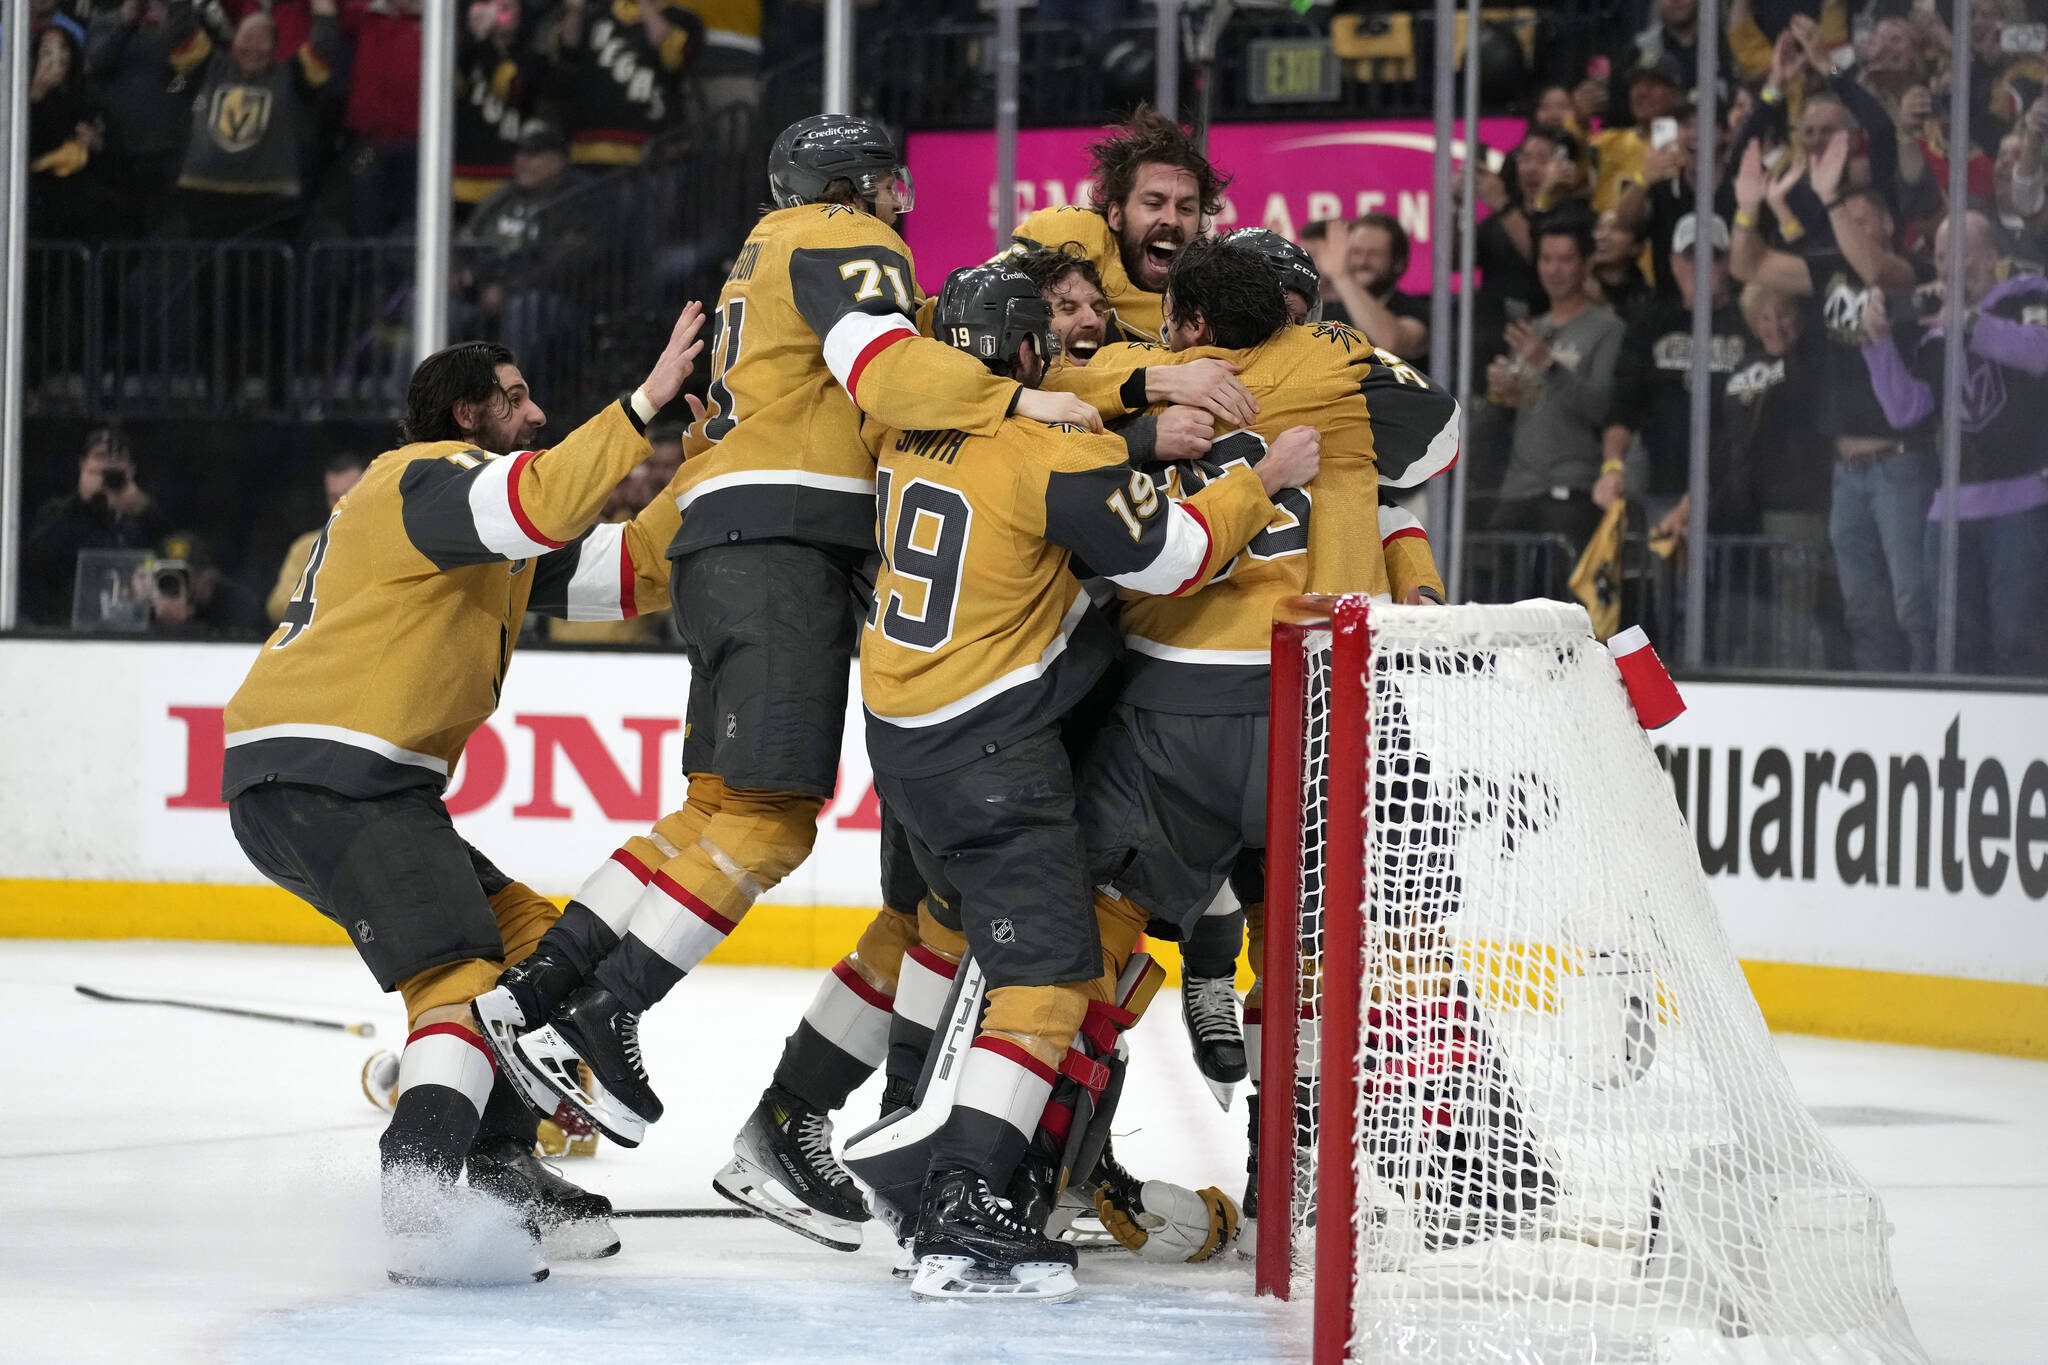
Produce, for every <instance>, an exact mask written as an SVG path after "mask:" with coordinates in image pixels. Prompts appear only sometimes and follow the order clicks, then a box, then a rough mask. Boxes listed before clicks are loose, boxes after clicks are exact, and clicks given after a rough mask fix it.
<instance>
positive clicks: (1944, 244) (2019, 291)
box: [1862, 209, 2048, 677]
mask: <svg viewBox="0 0 2048 1365" xmlns="http://www.w3.org/2000/svg"><path fill="white" fill-rule="evenodd" d="M1955 221H1956V220H1955V219H1953V218H1951V219H1950V220H1949V221H1948V222H1946V223H1943V224H1942V225H1941V229H1940V231H1938V232H1937V233H1936V234H1935V237H1934V254H1935V257H1936V259H1939V260H1946V259H1947V256H1948V241H1949V231H1950V228H1951V227H1952V226H1953V225H1954V223H1955ZM1965 223H1966V226H1967V232H1968V237H1967V238H1966V245H1965V247H1964V265H1963V303H1964V305H1965V311H1964V314H1963V327H1964V337H1965V346H1966V348H1967V349H1966V350H1965V352H1964V357H1963V365H1964V375H1963V384H1962V390H1961V392H1960V394H1959V395H1957V396H1956V397H1955V398H1953V399H1951V401H1959V402H1961V403H1962V404H1963V412H1962V427H1963V449H1962V457H1963V468H1962V482H1961V485H1960V486H1959V487H1958V488H1957V489H1956V498H1955V514H1956V517H1957V520H1958V522H1959V528H1960V533H1961V542H1960V544H1959V546H1958V550H1957V559H1956V572H1957V592H1956V667H1957V668H1958V669H1959V670H1960V671H1962V672H1965V673H1997V674H2003V675H2006V676H2009V677H2038V676H2040V675H2041V674H2043V673H2044V672H2048V631H2044V630H2043V628H2042V620H2043V617H2044V615H2048V449H2044V447H2043V445H2042V441H2041V433H2042V431H2043V429H2044V426H2048V383H2044V382H2043V381H2044V380H2048V280H2044V279H2042V278H2041V277H2040V276H2039V275H2016V276H2013V277H2011V278H2009V279H2006V280H2005V281H2003V282H2000V280H1999V278H1998V276H1999V264H2000V262H1999V254H1998V241H1997V238H1996V236H1995V235H1994V233H1993V229H1992V223H1991V220H1990V219H1989V218H1988V217H1986V216H1985V215H1984V214H1982V213H1979V212H1977V211H1976V210H1974V209H1973V210H1971V211H1970V212H1969V213H1967V214H1966V215H1965ZM1945 292H1946V291H1945V288H1944V286H1943V284H1942V283H1941V282H1940V281H1938V280H1937V281H1934V282H1932V283H1930V284H1925V285H1922V286H1921V287H1920V288H1919V289H1918V290H1916V291H1914V292H1913V293H1912V294H1910V295H1906V296H1904V298H1903V299H1902V302H1909V303H1910V304H1911V305H1912V311H1913V313H1914V315H1915V316H1914V317H1912V318H1905V317H1894V316H1892V305H1891V304H1890V302H1889V301H1888V300H1887V298H1886V296H1885V294H1884V293H1883V292H1881V291H1878V290H1872V291H1870V294H1869V296H1868V298H1867V299H1866V300H1865V302H1864V308H1863V318H1862V323H1863V335H1864V338H1865V340H1864V345H1863V360H1864V363H1865V364H1867V365H1868V366H1869V367H1870V378H1871V383H1872V385H1873V387H1874V388H1875V390H1876V393H1877V401H1878V402H1879V404H1881V405H1882V407H1883V409H1884V415H1885V418H1886V420H1887V421H1889V422H1890V423H1891V424H1892V427H1893V428H1894V429H1895V430H1897V431H1901V432H1910V431H1914V430H1917V429H1919V428H1920V427H1922V426H1924V425H1925V424H1926V423H1927V422H1928V420H1929V419H1931V418H1933V417H1934V416H1935V415H1936V411H1937V400H1936V397H1935V395H1936V394H1937V393H1938V392H1940V388H1941V384H1942V370H1943V362H1944V360H1945V346H1944V337H1945V335H1946V333H1945V330H1944V326H1943V315H1942V313H1941V305H1942V301H1943V296H1944V294H1945ZM1916 323H1917V324H1918V325H1917V326H1916V325H1915V324H1916ZM1945 496H1946V493H1945V491H1941V492H1937V493H1936V494H1935V497H1934V502H1933V506H1932V507H1931V508H1930V510H1929V512H1928V520H1927V523H1926V526H1925V537H1926V548H1925V552H1924V562H1925V564H1926V565H1927V566H1928V573H1929V574H1930V575H1931V574H1932V573H1933V571H1934V565H1936V564H1937V563H1939V549H1938V547H1939V544H1940V535H1941V523H1940V521H1939V518H1940V517H1941V516H1942V514H1943V511H1944V498H1945Z"/></svg>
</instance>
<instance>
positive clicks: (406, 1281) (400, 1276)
mask: <svg viewBox="0 0 2048 1365" xmlns="http://www.w3.org/2000/svg"><path fill="white" fill-rule="evenodd" d="M384 1277H385V1278H386V1279H388V1280H390V1281H391V1283H393V1284H402V1285H405V1286H407V1287H408V1288H413V1289H502V1288H503V1287H505V1286H506V1285H508V1284H539V1283H540V1282H541V1281H542V1280H545V1279H546V1278H547V1277H548V1268H547V1267H546V1266H542V1267H540V1269H538V1270H536V1271H534V1272H533V1273H532V1274H530V1275H527V1276H525V1277H524V1278H520V1279H505V1280H491V1279H450V1278H446V1277H443V1276H438V1275H422V1274H415V1273H414V1272H412V1271H409V1270H387V1271H385V1272H384Z"/></svg>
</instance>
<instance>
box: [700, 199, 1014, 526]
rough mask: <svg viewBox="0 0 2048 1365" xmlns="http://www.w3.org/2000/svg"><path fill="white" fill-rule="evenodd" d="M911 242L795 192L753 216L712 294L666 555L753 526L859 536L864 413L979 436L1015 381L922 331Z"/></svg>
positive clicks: (864, 495) (869, 463)
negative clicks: (704, 384) (702, 384)
mask: <svg viewBox="0 0 2048 1365" xmlns="http://www.w3.org/2000/svg"><path fill="white" fill-rule="evenodd" d="M918 304H919V299H918V296H917V284H916V277H915V276H914V275H913V274H912V273H911V268H910V248H909V247H907V246H905V245H904V244H903V239H902V238H901V237H899V236H897V235H896V232H895V231H894V230H893V229H892V228H890V227H889V226H888V225H887V224H885V223H884V222H882V220H881V219H879V218H876V217H874V216H873V215H872V214H867V213H862V212H860V211H859V210H856V209H852V208H847V207H845V206H842V205H837V204H803V205H799V206H797V207H796V208H788V209H777V210H776V211H775V212H773V213H769V214H765V215H764V216H763V217H762V218H761V221H760V222H758V223H756V224H755V225H754V230H753V232H752V233H750V234H749V235H748V237H747V241H746V245H745V246H744V247H742V248H741V249H740V253H739V256H738V258H737V259H736V260H735V261H734V263H733V268H732V273H731V274H730V275H728V276H727V277H726V281H725V286H724V288H722V289H721V290H720V291H719V294H718V314H717V327H716V331H715V334H714V335H713V337H712V340H711V344H710V346H709V347H708V348H707V350H708V353H709V354H710V356H711V366H712V369H711V386H710V392H709V394H708V395H707V398H706V405H705V406H706V411H705V417H704V420H703V421H702V422H700V423H698V424H697V425H696V426H695V427H693V428H692V430H691V432H690V435H689V439H688V441H687V443H686V449H688V450H689V451H690V455H691V458H690V459H688V460H687V461H685V462H684V464H683V468H682V471H681V474H680V475H679V477H678V479H677V481H676V485H675V487H676V497H677V505H678V507H679V509H680V510H681V512H682V514H683V525H682V531H681V533H680V534H679V535H678V536H677V537H676V541H675V544H674V545H673V546H671V547H670V549H669V556H670V557H671V558H675V557H678V556H681V555H685V554H689V553H690V552H692V551H694V550H700V549H703V548H704V547H705V546H708V545H724V544H730V543H732V542H735V541H747V540H767V539H778V540H802V541H807V542H810V543H813V544H822V545H847V546H852V547H854V548H857V549H868V548H870V547H872V546H873V544H874V537H875V462H874V458H873V456H871V455H870V454H869V452H868V449H867V446H866V445H865V444H864V443H863V442H862V439H861V430H860V425H861V414H862V413H866V414H868V415H869V416H871V417H874V418H875V419H877V420H879V421H882V422H886V423H888V424H889V425H891V426H897V427H903V428H930V429H943V428H947V427H953V428H957V429H960V430H963V431H969V432H973V433H975V434H976V435H983V436H986V435H988V434H990V433H992V432H994V431H995V429H996V428H997V427H998V426H999V425H1000V424H1001V423H1002V420H1003V418H1004V416H1005V415H1006V414H1007V413H1008V412H1009V411H1010V409H1011V408H1012V407H1013V406H1014V405H1015V404H1016V401H1017V394H1018V392H1019V389H1018V387H1017V385H1016V384H1015V383H1014V382H1013V381H1010V380H1007V379H999V378H997V377H996V376H995V375H993V374H991V373H989V371H988V370H987V369H986V368H985V367H983V366H982V365H981V364H980V363H978V362H977V361H976V360H974V358H973V357H971V356H968V355H964V354H962V353H961V352H959V351H956V350H954V349H953V348H952V347H950V346H945V345H941V344H940V343H939V342H936V341H933V340H932V339H931V338H929V337H925V336H920V335H919V334H918V329H917V325H916V323H915V322H913V321H912V319H913V318H914V317H915V316H916V315H917V312H918Z"/></svg>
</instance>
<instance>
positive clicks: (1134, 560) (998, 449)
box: [860, 418, 1274, 777]
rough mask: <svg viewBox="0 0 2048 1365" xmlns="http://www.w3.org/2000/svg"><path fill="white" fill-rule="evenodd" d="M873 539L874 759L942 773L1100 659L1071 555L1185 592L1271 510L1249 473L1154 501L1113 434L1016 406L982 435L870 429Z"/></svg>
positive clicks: (1111, 636) (1051, 711) (1096, 625)
mask: <svg viewBox="0 0 2048 1365" xmlns="http://www.w3.org/2000/svg"><path fill="white" fill-rule="evenodd" d="M869 432H870V434H871V435H872V436H873V437H874V438H875V440H876V443H877V445H876V458H877V460H878V462H879V463H878V469H877V471H876V493H875V503H876V509H877V512H878V515H879V521H880V525H879V534H880V540H881V546H882V565H881V572H880V574H879V575H878V576H877V577H876V580H875V600H874V605H873V608H872V609H871V611H870V612H869V615H868V621H867V626H866V628H865V630H864V631H863V632H862V635H861V649H860V681H861V697H862V700H863V702H864V703H865V704H866V707H867V713H868V752H869V754H870V756H871V757H872V758H873V760H874V764H875V767H876V768H877V769H879V770H881V771H885V772H890V773H894V774H896V775H898V776H902V777H919V776H925V775H928V774H931V773H938V772H944V771H946V770H947V769H950V768H954V767H958V766H959V765H961V764H963V763H966V762H969V761H971V760H973V759H975V758H978V757H980V756H981V755H982V754H984V753H993V752H995V750H996V749H998V748H1000V747H1002V746H1003V745H1005V744H1008V743H1011V742H1013V741H1015V740H1018V739H1021V738H1023V737H1024V736H1026V735H1029V734H1031V733H1033V732H1034V731H1036V730H1038V729H1040V728H1041V727H1043V726H1044V725H1046V724H1047V723H1048V722H1050V721H1053V720H1056V719H1057V718H1058V717H1060V716H1061V715H1063V714H1065V713H1066V712H1067V711H1068V710H1070V709H1071V708H1072V707H1073V706H1074V704H1075V703H1076V702H1078V701H1079V700H1080V699H1081V697H1082V696H1083V695H1084V694H1085V693H1086V692H1087V690H1088V689H1089V687H1091V686H1092V685H1093V684H1094V682H1095V680H1096V679H1097V678H1099V677H1100V676H1101V675H1102V673H1103V671H1104V670H1105V669H1106V668H1107V667H1108V666H1109V663H1110V661H1111V660H1112V659H1113V658H1114V657H1115V655H1116V650H1117V645H1116V636H1115V632H1114V629H1113V628H1112V627H1111V626H1110V624H1109V621H1108V619H1107V617H1105V616H1104V615H1103V614H1102V613H1101V612H1100V611H1099V610H1097V609H1096V608H1095V607H1094V606H1093V604H1092V603H1091V601H1090V599H1089V597H1088V593H1087V591H1086V590H1085V589H1084V588H1083V587H1082V586H1081V582H1080V580H1079V579H1078V578H1076V577H1075V575H1074V572H1073V571H1072V569H1071V568H1070V564H1071V563H1072V562H1073V561H1075V560H1076V559H1078V560H1080V561H1082V562H1084V563H1085V564H1086V565H1087V566H1088V568H1089V569H1090V570H1092V571H1093V572H1094V573H1097V574H1101V575H1105V576H1107V577H1108V578H1110V579H1111V580H1112V581H1114V582H1116V583H1118V584H1120V585H1122V586H1124V587H1127V588H1131V589H1134V590H1136V591H1139V592H1147V593H1161V594H1167V595H1174V594H1182V593H1191V592H1194V591H1195V590H1196V589H1197V588H1200V587H1201V586H1202V585H1203V584H1204V583H1205V582H1207V581H1208V579H1209V578H1210V576H1211V575H1212V574H1214V573H1215V572H1216V570H1217V569H1218V568H1219V567H1221V566H1222V565H1224V564H1226V563H1228V562H1230V560H1231V558H1232V557H1233V556H1235V555H1236V554H1237V553H1238V551H1239V550H1241V549H1243V548H1244V545H1245V543H1246V542H1247V541H1248V540H1250V539H1251V538H1252V536H1253V535H1255V534H1256V533H1257V532H1258V531H1259V530H1260V529H1261V528H1262V527H1264V526H1265V525H1266V524H1267V523H1268V522H1269V521H1270V520H1271V519H1272V517H1273V515H1274V512H1273V504H1272V503H1271V502H1270V501H1269V500H1268V499H1267V497H1266V494H1265V490H1264V489H1263V488H1261V487H1260V485H1259V480H1258V476H1257V475H1256V474H1254V473H1252V472H1251V470H1250V469H1249V468H1246V469H1236V470H1231V471H1228V472H1227V473H1219V475H1218V477H1216V478H1214V479H1212V480H1210V481H1209V482H1208V484H1207V486H1206V487H1205V488H1203V490H1202V491H1201V492H1200V493H1199V494H1197V495H1196V496H1194V497H1192V498H1190V499H1188V500H1186V501H1180V500H1178V499H1173V498H1168V497H1166V496H1163V495H1162V494H1161V493H1160V492H1159V489H1158V486H1157V485H1156V484H1155V483H1154V481H1153V480H1152V479H1151V478H1150V477H1149V476H1147V475H1145V474H1143V473H1140V472H1138V471H1136V470H1134V469H1132V468H1131V466H1130V465H1129V463H1128V462H1127V460H1126V451H1125V449H1124V443H1123V442H1122V441H1121V440H1120V439H1118V438H1117V437H1115V436H1103V435H1097V434H1095V433H1092V432H1089V431H1085V430H1082V429H1081V428H1078V427H1071V426H1064V425H1062V426H1043V425H1040V424H1038V423H1036V422H1029V421H1026V420H1024V419H1023V418H1012V419H1011V420H1009V421H1007V422H1005V423H1003V425H1002V427H1001V428H1000V430H998V431H997V432H996V434H995V435H994V436H974V435H970V434H968V433H966V432H962V431H902V430H895V429H888V428H884V427H882V426H881V425H880V424H879V423H871V424H870V425H869Z"/></svg>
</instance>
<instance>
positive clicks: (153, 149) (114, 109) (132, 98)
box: [85, 0, 213, 223]
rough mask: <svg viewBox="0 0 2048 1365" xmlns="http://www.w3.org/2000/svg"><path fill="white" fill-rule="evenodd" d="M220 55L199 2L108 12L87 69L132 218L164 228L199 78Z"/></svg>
mask: <svg viewBox="0 0 2048 1365" xmlns="http://www.w3.org/2000/svg"><path fill="white" fill-rule="evenodd" d="M212 52H213V40H212V39H211V38H209V37H208V36H207V34H206V30H205V29H204V28H202V27H201V26H200V24H199V19H198V14H197V10H196V8H195V6H194V4H193V2H192V0H122V3H121V5H120V6H119V7H118V8H115V7H109V6H104V5H103V6H101V7H100V10H99V12H98V13H96V14H95V15H94V16H93V21H92V29H91V32H90V34H89V36H88V37H87V39H86V45H85V67H86V71H87V72H88V73H89V74H90V75H91V77H92V78H93V80H94V81H96V82H98V83H99V87H100V91H101V94H102V96H103V98H104V99H105V101H106V113H107V142H108V147H107V157H106V159H107V164H108V169H109V171H110V173H111V175H112V176H113V179H114V182H115V183H116V184H118V185H120V187H121V194H122V196H123V198H124V199H125V200H126V201H127V212H128V213H130V214H132V215H133V216H134V217H135V218H136V219H137V220H139V221H142V222H152V223H153V222H157V221H160V219H161V217H162V213H163V209H164V207H165V200H166V199H167V198H168V197H169V195H170V192H171V185H172V183H173V182H174V181H175V180H177V178H178V163H179V161H180V160H181V159H182V158H183V156H184V152H185V134H186V130H187V125H188V124H189V123H190V122H191V120H192V87H191V85H190V83H189V80H190V77H191V75H192V73H193V72H194V71H196V70H198V68H199V66H200V64H201V63H203V62H204V61H205V60H206V59H207V57H208V56H209V55H211V54H212Z"/></svg>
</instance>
